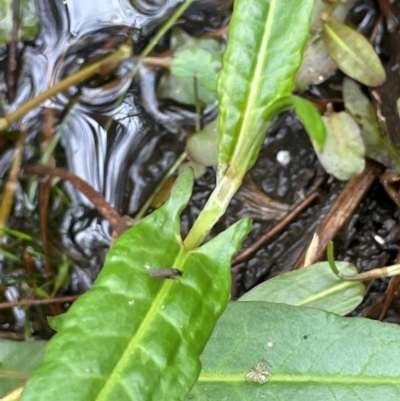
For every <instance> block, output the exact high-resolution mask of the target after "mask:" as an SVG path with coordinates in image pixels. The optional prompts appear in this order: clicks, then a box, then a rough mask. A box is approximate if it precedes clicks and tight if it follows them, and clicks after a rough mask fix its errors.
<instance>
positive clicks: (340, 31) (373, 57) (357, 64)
mask: <svg viewBox="0 0 400 401" xmlns="http://www.w3.org/2000/svg"><path fill="white" fill-rule="evenodd" d="M321 36H322V40H323V41H324V43H325V46H326V47H327V49H328V53H329V55H330V56H331V57H332V59H333V60H334V61H335V63H336V64H337V66H338V67H339V68H340V69H341V70H342V71H343V72H344V73H345V74H347V75H348V76H349V77H351V78H354V79H356V80H357V81H359V82H361V83H363V84H365V85H368V86H378V85H381V84H382V83H383V82H384V81H385V79H386V74H385V70H384V68H383V66H382V64H381V61H380V60H379V57H378V56H377V54H376V53H375V51H374V49H373V47H372V46H371V44H370V43H369V42H368V40H367V39H366V38H365V37H364V36H362V35H361V34H360V33H358V32H357V31H356V30H354V29H351V28H349V27H348V26H346V25H344V24H342V23H340V22H339V21H338V20H337V19H336V18H335V17H330V18H329V19H328V21H327V22H326V23H325V24H324V28H323V31H322V33H321Z"/></svg>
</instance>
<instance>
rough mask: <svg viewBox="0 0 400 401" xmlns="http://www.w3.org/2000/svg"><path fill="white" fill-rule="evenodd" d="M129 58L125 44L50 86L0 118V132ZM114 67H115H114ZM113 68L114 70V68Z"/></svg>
mask: <svg viewBox="0 0 400 401" xmlns="http://www.w3.org/2000/svg"><path fill="white" fill-rule="evenodd" d="M130 56H131V48H130V46H128V45H127V44H123V45H122V46H121V47H120V48H119V49H118V50H117V51H116V52H114V53H113V54H110V55H109V56H107V57H105V58H103V59H101V60H100V61H97V62H95V63H93V64H91V65H89V66H87V67H85V68H83V69H82V70H80V71H78V72H77V73H76V74H73V75H71V76H69V77H67V78H65V79H63V80H62V81H60V82H57V83H56V84H55V85H53V86H51V87H50V88H48V89H47V90H45V91H44V92H42V93H39V94H38V95H37V96H36V97H34V98H33V99H31V100H29V101H27V102H26V103H24V104H23V105H22V106H21V107H18V109H17V110H15V111H13V112H12V113H10V114H8V115H7V116H5V117H4V118H0V131H4V130H6V129H7V128H8V127H9V126H10V124H12V123H14V122H15V121H18V120H19V119H20V118H21V117H22V116H24V115H25V114H26V113H28V112H29V111H31V110H32V109H34V108H35V107H37V106H39V105H40V104H41V103H43V102H44V101H45V100H47V99H49V98H51V97H52V96H55V95H57V94H58V93H60V92H63V91H65V90H67V89H68V88H70V87H71V86H73V85H76V84H78V83H80V82H82V81H84V80H86V79H88V78H91V77H92V76H93V75H95V74H97V73H99V70H100V69H101V68H102V67H107V68H106V69H107V70H109V69H110V68H109V66H110V65H111V67H112V66H113V65H114V63H118V64H119V63H120V62H121V61H123V60H125V59H127V58H129V57H130ZM116 66H117V65H116ZM116 66H115V67H116ZM115 67H114V68H115Z"/></svg>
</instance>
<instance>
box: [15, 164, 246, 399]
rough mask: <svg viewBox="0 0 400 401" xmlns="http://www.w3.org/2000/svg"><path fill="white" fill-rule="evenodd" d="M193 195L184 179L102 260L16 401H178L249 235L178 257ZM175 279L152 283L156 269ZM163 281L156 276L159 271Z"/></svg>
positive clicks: (233, 235) (237, 232)
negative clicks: (90, 286) (182, 215)
mask: <svg viewBox="0 0 400 401" xmlns="http://www.w3.org/2000/svg"><path fill="white" fill-rule="evenodd" d="M192 185H193V177H192V172H191V170H186V171H185V172H184V173H183V174H182V175H181V176H180V177H179V178H178V180H177V181H176V183H175V185H174V187H173V188H172V192H171V197H170V198H169V200H168V201H167V202H166V203H164V205H163V206H161V207H160V209H157V210H156V211H155V212H154V213H152V214H151V215H149V216H147V217H146V218H144V219H143V220H141V221H140V222H138V223H137V224H136V225H135V226H133V227H132V228H131V229H129V230H127V231H126V232H125V233H124V234H123V235H122V236H121V237H120V238H119V239H118V240H117V241H116V242H115V244H114V246H113V247H112V248H111V250H110V251H109V253H108V255H107V258H106V262H105V266H104V268H103V270H102V271H101V273H100V275H99V277H98V278H97V280H96V282H95V285H94V288H93V289H92V290H91V291H88V292H87V293H85V294H84V295H82V296H81V297H80V298H79V299H78V300H77V301H75V303H74V304H73V305H72V306H71V308H70V310H69V311H68V312H67V313H66V315H65V316H64V318H63V319H62V321H61V322H60V321H58V322H56V324H57V326H59V332H58V333H57V334H56V335H55V336H54V337H53V338H52V340H51V341H50V342H49V345H48V348H47V350H46V353H45V356H44V359H43V362H42V363H41V364H40V365H39V367H38V368H37V369H36V370H35V371H34V372H33V374H32V376H31V377H30V379H29V380H28V383H27V387H26V390H25V391H24V393H23V397H22V400H24V401H28V400H37V399H38V398H40V399H49V400H51V399H54V400H58V401H64V400H66V401H67V400H68V401H71V400H74V401H80V400H82V401H87V400H91V401H93V400H96V401H105V400H107V401H110V400H118V401H124V400H135V401H140V400H146V401H147V400H159V399H168V400H171V401H173V400H182V399H183V398H184V396H185V394H187V392H188V391H189V390H190V388H191V386H192V385H193V384H194V382H195V381H196V379H197V376H198V375H199V373H200V359H199V357H200V354H201V352H202V350H203V348H204V346H205V344H206V342H207V340H208V338H209V336H210V335H211V332H212V330H213V328H214V325H215V323H216V320H217V318H218V317H219V316H220V315H221V313H222V312H223V310H224V309H225V307H226V304H227V303H228V299H229V293H230V288H229V287H230V260H231V257H232V255H233V253H234V252H235V251H236V250H237V249H238V247H239V246H240V243H241V240H242V238H243V236H244V235H245V234H247V232H248V230H249V229H250V221H249V220H241V221H240V222H238V223H237V224H235V225H233V226H231V227H230V228H229V229H228V230H226V231H224V232H223V233H221V234H220V235H218V236H217V237H215V238H214V239H212V240H211V241H210V242H208V243H206V244H205V245H204V246H202V247H200V248H198V249H195V250H193V251H187V250H186V249H185V248H184V246H183V243H182V239H181V237H180V222H179V215H180V213H181V211H182V210H183V209H184V208H185V206H186V204H187V202H188V200H189V197H190V194H191V187H192ZM160 268H163V269H171V268H174V269H179V270H180V271H181V272H182V275H181V276H179V275H178V276H177V277H175V278H170V279H168V278H161V277H155V276H153V273H154V272H156V271H157V269H160ZM164 271H165V270H164Z"/></svg>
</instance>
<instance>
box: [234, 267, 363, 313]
mask: <svg viewBox="0 0 400 401" xmlns="http://www.w3.org/2000/svg"><path fill="white" fill-rule="evenodd" d="M336 266H337V267H338V269H339V270H340V272H342V273H343V274H357V273H358V271H357V269H356V268H355V267H354V266H353V265H352V264H350V263H347V262H336ZM364 293H365V286H364V284H363V283H361V282H359V281H345V280H343V279H341V278H340V277H338V276H336V275H335V274H334V273H333V272H332V270H331V268H330V267H329V263H328V262H320V263H316V264H315V265H312V266H308V267H304V268H303V269H299V270H295V271H291V272H288V273H284V274H281V275H279V276H278V277H274V278H273V279H271V280H268V281H266V282H264V283H262V284H259V285H258V286H257V287H255V288H253V289H252V290H250V291H249V292H247V293H246V294H244V295H243V296H242V297H241V298H240V299H239V301H265V302H275V303H282V304H287V305H293V306H306V307H308V308H316V309H322V310H324V311H326V312H333V313H336V314H338V315H346V314H347V313H349V312H351V311H352V310H354V309H355V308H356V307H357V305H359V304H360V302H361V301H362V300H363V297H364Z"/></svg>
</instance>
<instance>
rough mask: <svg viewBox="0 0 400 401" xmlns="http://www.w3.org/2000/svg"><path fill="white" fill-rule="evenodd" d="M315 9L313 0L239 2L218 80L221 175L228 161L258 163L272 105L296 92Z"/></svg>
mask: <svg viewBox="0 0 400 401" xmlns="http://www.w3.org/2000/svg"><path fill="white" fill-rule="evenodd" d="M312 7H313V1H312V0H297V1H295V2H293V1H283V0H254V1H237V2H235V5H234V13H233V16H232V20H231V22H230V32H229V41H228V45H227V49H226V51H225V54H224V58H223V68H222V71H221V74H220V77H219V80H218V93H219V97H220V103H219V112H220V113H219V131H220V133H219V135H220V136H219V159H218V168H219V172H218V174H219V177H220V176H221V175H222V174H223V173H224V171H225V170H226V168H227V166H228V165H229V164H232V163H236V164H237V165H238V166H240V167H241V168H249V167H250V166H251V164H252V163H254V160H255V158H256V157H257V153H258V150H259V147H260V145H261V143H262V141H263V138H264V136H265V128H266V127H267V125H266V122H265V120H266V119H267V118H268V108H269V106H270V105H271V104H272V103H273V102H274V101H275V100H277V99H279V98H280V97H286V96H289V95H290V94H291V90H292V87H293V81H294V76H295V73H296V70H297V69H298V67H299V65H300V63H301V59H302V50H303V46H304V43H305V41H306V39H307V37H308V30H309V23H310V14H311V11H312ZM233 159H235V161H234V162H233ZM243 165H244V166H243Z"/></svg>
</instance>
